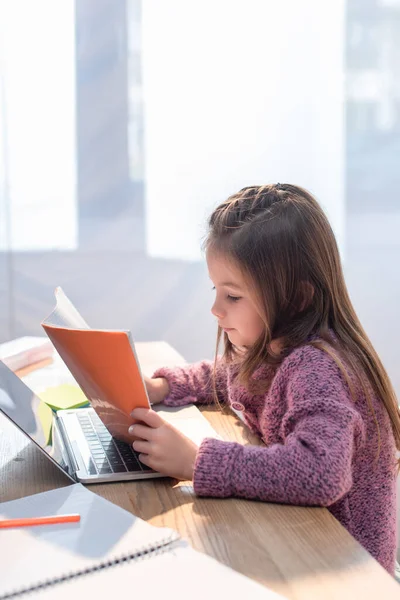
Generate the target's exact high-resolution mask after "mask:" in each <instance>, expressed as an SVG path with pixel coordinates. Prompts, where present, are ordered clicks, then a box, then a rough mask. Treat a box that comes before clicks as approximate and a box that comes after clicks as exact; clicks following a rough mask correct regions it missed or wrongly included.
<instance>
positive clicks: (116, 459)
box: [77, 411, 152, 475]
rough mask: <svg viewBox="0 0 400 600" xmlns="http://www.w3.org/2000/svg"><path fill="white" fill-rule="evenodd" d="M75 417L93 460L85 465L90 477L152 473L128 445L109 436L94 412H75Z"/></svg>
mask: <svg viewBox="0 0 400 600" xmlns="http://www.w3.org/2000/svg"><path fill="white" fill-rule="evenodd" d="M77 417H78V421H79V424H80V426H81V428H82V431H83V433H84V435H85V438H86V441H87V443H88V446H89V449H90V453H91V455H92V459H93V461H90V463H89V465H87V468H88V471H89V473H90V474H91V475H95V474H97V473H98V474H99V475H105V474H108V473H126V472H131V473H134V472H138V471H139V472H140V471H147V472H151V471H152V469H150V467H148V466H146V465H144V464H143V463H141V462H140V460H139V454H138V453H137V452H135V451H134V449H133V448H132V446H131V445H130V444H126V443H125V442H121V441H119V440H116V439H115V438H113V437H112V436H111V434H110V432H109V431H108V429H107V428H106V427H105V425H104V424H103V422H102V421H101V420H100V418H99V417H98V415H97V414H96V413H95V412H94V411H93V413H89V412H87V411H85V412H84V413H82V414H79V411H77Z"/></svg>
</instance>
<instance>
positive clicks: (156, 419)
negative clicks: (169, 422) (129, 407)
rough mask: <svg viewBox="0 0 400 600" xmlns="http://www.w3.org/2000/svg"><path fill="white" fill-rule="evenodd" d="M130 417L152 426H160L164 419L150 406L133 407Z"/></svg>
mask: <svg viewBox="0 0 400 600" xmlns="http://www.w3.org/2000/svg"><path fill="white" fill-rule="evenodd" d="M131 417H133V418H134V419H137V420H138V421H142V422H143V423H146V425H148V426H149V427H153V428H156V427H161V425H163V424H164V419H163V418H162V417H160V415H158V414H157V413H156V412H155V411H154V410H151V408H135V410H133V411H132V412H131Z"/></svg>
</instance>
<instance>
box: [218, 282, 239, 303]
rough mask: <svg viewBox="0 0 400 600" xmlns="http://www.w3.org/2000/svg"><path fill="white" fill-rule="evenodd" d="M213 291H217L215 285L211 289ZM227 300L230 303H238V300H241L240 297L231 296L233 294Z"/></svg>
mask: <svg viewBox="0 0 400 600" xmlns="http://www.w3.org/2000/svg"><path fill="white" fill-rule="evenodd" d="M211 289H212V290H215V285H213V286H212V288H211ZM226 298H227V300H229V302H237V301H238V300H240V298H241V297H240V296H231V294H228V295H227V297H226Z"/></svg>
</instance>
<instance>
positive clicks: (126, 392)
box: [42, 287, 150, 443]
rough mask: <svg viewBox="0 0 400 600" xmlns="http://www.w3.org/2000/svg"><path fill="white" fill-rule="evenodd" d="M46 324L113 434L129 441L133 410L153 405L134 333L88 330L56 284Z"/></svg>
mask: <svg viewBox="0 0 400 600" xmlns="http://www.w3.org/2000/svg"><path fill="white" fill-rule="evenodd" d="M55 295H56V306H55V308H54V310H53V311H52V313H51V314H50V315H49V316H48V317H47V318H46V319H45V320H44V321H43V322H42V327H43V328H44V330H45V332H46V333H47V335H48V336H49V338H50V340H51V341H52V342H53V344H54V346H55V348H56V350H57V352H58V353H59V355H60V356H61V358H62V359H63V361H64V362H65V364H66V365H67V367H68V369H69V370H70V371H71V373H72V375H73V376H74V378H75V379H76V381H77V383H78V384H79V386H80V387H81V389H82V391H83V392H84V394H85V395H86V397H87V398H88V399H89V400H90V403H91V405H92V407H93V408H94V409H95V411H96V412H97V413H98V415H99V417H100V419H101V420H102V421H103V423H104V424H105V426H106V427H107V429H108V430H109V432H110V433H111V435H112V436H113V437H115V438H118V439H120V440H123V441H125V442H127V443H131V442H132V439H131V436H129V434H128V428H129V426H130V425H131V424H132V423H133V422H134V420H133V419H132V417H130V413H131V412H132V410H133V409H134V408H137V407H144V408H148V407H149V406H150V403H149V400H148V397H147V392H146V387H145V384H144V381H143V376H142V373H141V370H140V365H139V361H138V359H137V355H136V351H135V346H134V343H133V339H132V335H131V333H130V331H112V330H104V329H102V330H100V329H90V327H89V325H88V324H87V323H86V321H84V319H83V318H82V317H81V315H80V314H79V312H78V311H77V309H76V308H75V307H74V305H73V304H72V302H71V301H70V300H69V299H68V298H67V296H66V295H65V294H64V292H63V290H62V289H61V288H60V287H58V288H56V291H55Z"/></svg>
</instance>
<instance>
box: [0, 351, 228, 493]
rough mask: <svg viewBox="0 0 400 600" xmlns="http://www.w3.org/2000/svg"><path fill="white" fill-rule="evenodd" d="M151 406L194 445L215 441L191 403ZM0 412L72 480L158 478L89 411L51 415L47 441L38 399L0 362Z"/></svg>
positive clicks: (214, 435) (86, 482)
mask: <svg viewBox="0 0 400 600" xmlns="http://www.w3.org/2000/svg"><path fill="white" fill-rule="evenodd" d="M154 408H155V409H156V410H157V412H159V413H160V415H161V416H162V417H163V418H164V419H166V420H168V421H169V422H170V423H172V424H173V425H174V426H175V427H177V428H178V429H179V430H180V431H182V433H183V434H185V435H187V437H189V438H190V439H192V440H193V441H194V442H195V443H197V444H200V443H201V440H202V439H204V438H205V437H219V436H218V435H217V434H216V432H215V431H214V429H213V428H212V427H211V425H210V423H209V422H208V421H207V419H206V418H205V417H204V416H203V415H202V414H201V412H200V411H199V410H198V408H197V407H196V406H194V405H188V406H185V407H182V408H172V407H166V406H162V405H160V406H157V407H154ZM0 411H1V412H2V413H3V414H4V415H5V416H6V417H7V418H8V419H9V420H10V421H12V422H13V423H14V424H15V425H16V427H18V428H19V429H20V430H21V431H22V432H23V433H24V434H25V435H26V436H27V437H28V438H29V439H31V440H32V441H33V442H34V443H35V444H36V445H37V446H38V447H39V449H40V450H41V451H42V452H43V453H44V455H45V456H46V457H47V458H48V460H49V461H51V462H52V463H54V464H55V465H56V466H57V467H58V468H59V469H60V470H61V471H63V472H64V473H65V474H66V475H67V476H68V477H69V478H70V479H71V480H72V481H74V482H81V483H85V484H91V483H102V482H111V481H126V480H132V479H150V478H154V477H162V476H163V475H161V474H160V473H157V472H155V471H152V470H151V469H150V468H149V467H147V466H146V465H144V464H143V463H141V462H140V460H139V458H138V454H137V453H136V452H135V451H134V450H133V448H132V445H131V444H128V443H126V442H123V441H120V440H118V439H115V438H113V437H112V435H111V434H110V432H109V431H108V429H107V428H106V427H105V425H104V424H103V422H102V421H101V419H100V418H99V416H98V414H97V413H96V411H95V410H94V409H93V408H77V409H73V410H59V411H57V412H56V413H54V416H53V426H52V435H51V439H50V440H49V439H48V437H49V436H48V431H47V429H46V423H45V419H44V418H43V401H42V400H41V399H40V398H39V397H38V396H36V395H35V394H34V393H33V391H32V390H31V389H30V388H29V387H28V386H27V385H26V384H25V383H24V382H23V381H22V380H21V379H20V378H19V377H18V376H17V375H16V374H15V373H14V372H13V371H11V370H10V369H9V368H8V367H7V366H6V365H5V364H4V363H3V362H2V361H0Z"/></svg>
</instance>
